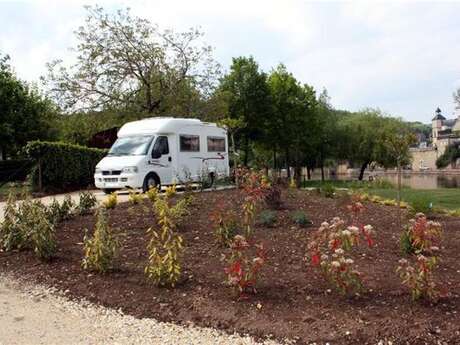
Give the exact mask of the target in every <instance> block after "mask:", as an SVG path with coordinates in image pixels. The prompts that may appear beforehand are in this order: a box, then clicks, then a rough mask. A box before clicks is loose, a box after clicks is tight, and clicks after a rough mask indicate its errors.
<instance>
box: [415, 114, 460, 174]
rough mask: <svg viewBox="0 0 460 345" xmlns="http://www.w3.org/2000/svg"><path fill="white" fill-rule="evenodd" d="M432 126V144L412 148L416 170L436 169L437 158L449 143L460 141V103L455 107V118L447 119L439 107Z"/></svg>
mask: <svg viewBox="0 0 460 345" xmlns="http://www.w3.org/2000/svg"><path fill="white" fill-rule="evenodd" d="M431 127H432V134H431V136H432V138H431V145H426V143H424V144H423V145H420V146H419V147H418V148H413V149H411V153H412V170H414V171H426V170H436V169H437V168H436V159H437V158H438V157H439V156H441V155H442V154H443V153H444V152H445V151H446V148H447V147H448V146H449V145H452V144H456V143H460V105H458V106H457V107H456V108H455V111H454V118H453V119H446V118H445V117H444V116H443V115H442V112H441V109H439V108H437V109H436V112H435V116H434V117H433V120H432V121H431ZM451 168H454V167H451Z"/></svg>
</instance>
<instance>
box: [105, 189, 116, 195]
mask: <svg viewBox="0 0 460 345" xmlns="http://www.w3.org/2000/svg"><path fill="white" fill-rule="evenodd" d="M117 190H118V189H113V188H112V189H110V188H105V189H103V190H102V191H103V192H104V194H112V193H113V192H116V191H117Z"/></svg>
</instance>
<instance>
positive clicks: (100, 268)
mask: <svg viewBox="0 0 460 345" xmlns="http://www.w3.org/2000/svg"><path fill="white" fill-rule="evenodd" d="M96 219H97V221H96V226H95V228H94V233H93V236H92V237H90V236H89V235H88V230H86V231H85V236H84V238H83V246H84V258H83V261H82V267H83V268H84V269H85V270H90V271H95V272H99V273H105V272H107V271H108V270H110V269H112V268H113V261H114V259H115V258H116V257H117V256H118V252H119V247H120V243H119V241H118V239H117V237H116V236H115V235H114V234H113V232H112V229H111V228H110V225H109V221H108V214H107V210H106V209H104V208H99V209H98V210H97V212H96Z"/></svg>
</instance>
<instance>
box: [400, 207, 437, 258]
mask: <svg viewBox="0 0 460 345" xmlns="http://www.w3.org/2000/svg"><path fill="white" fill-rule="evenodd" d="M441 235H442V227H441V224H440V223H438V222H434V221H431V220H427V218H426V216H425V215H424V214H423V213H417V214H416V215H415V218H414V219H411V220H410V221H409V224H408V225H407V227H406V230H405V231H403V233H402V234H401V238H400V243H401V248H402V250H403V251H404V252H405V253H407V254H412V253H415V254H429V255H432V254H435V253H436V252H437V251H438V250H439V244H440V241H441Z"/></svg>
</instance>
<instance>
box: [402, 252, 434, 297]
mask: <svg viewBox="0 0 460 345" xmlns="http://www.w3.org/2000/svg"><path fill="white" fill-rule="evenodd" d="M436 266H437V258H436V257H435V256H432V257H426V256H424V255H421V254H419V255H417V257H416V260H415V262H414V263H413V264H411V263H409V261H408V260H407V259H401V260H399V266H398V268H397V269H396V272H397V273H399V276H400V278H401V280H402V284H403V285H404V286H406V287H407V288H408V289H409V290H410V291H411V295H412V300H418V299H421V298H423V299H427V300H431V301H432V300H436V299H437V298H438V297H439V292H438V290H437V288H436V283H435V279H434V276H433V271H434V270H435V268H436Z"/></svg>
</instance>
